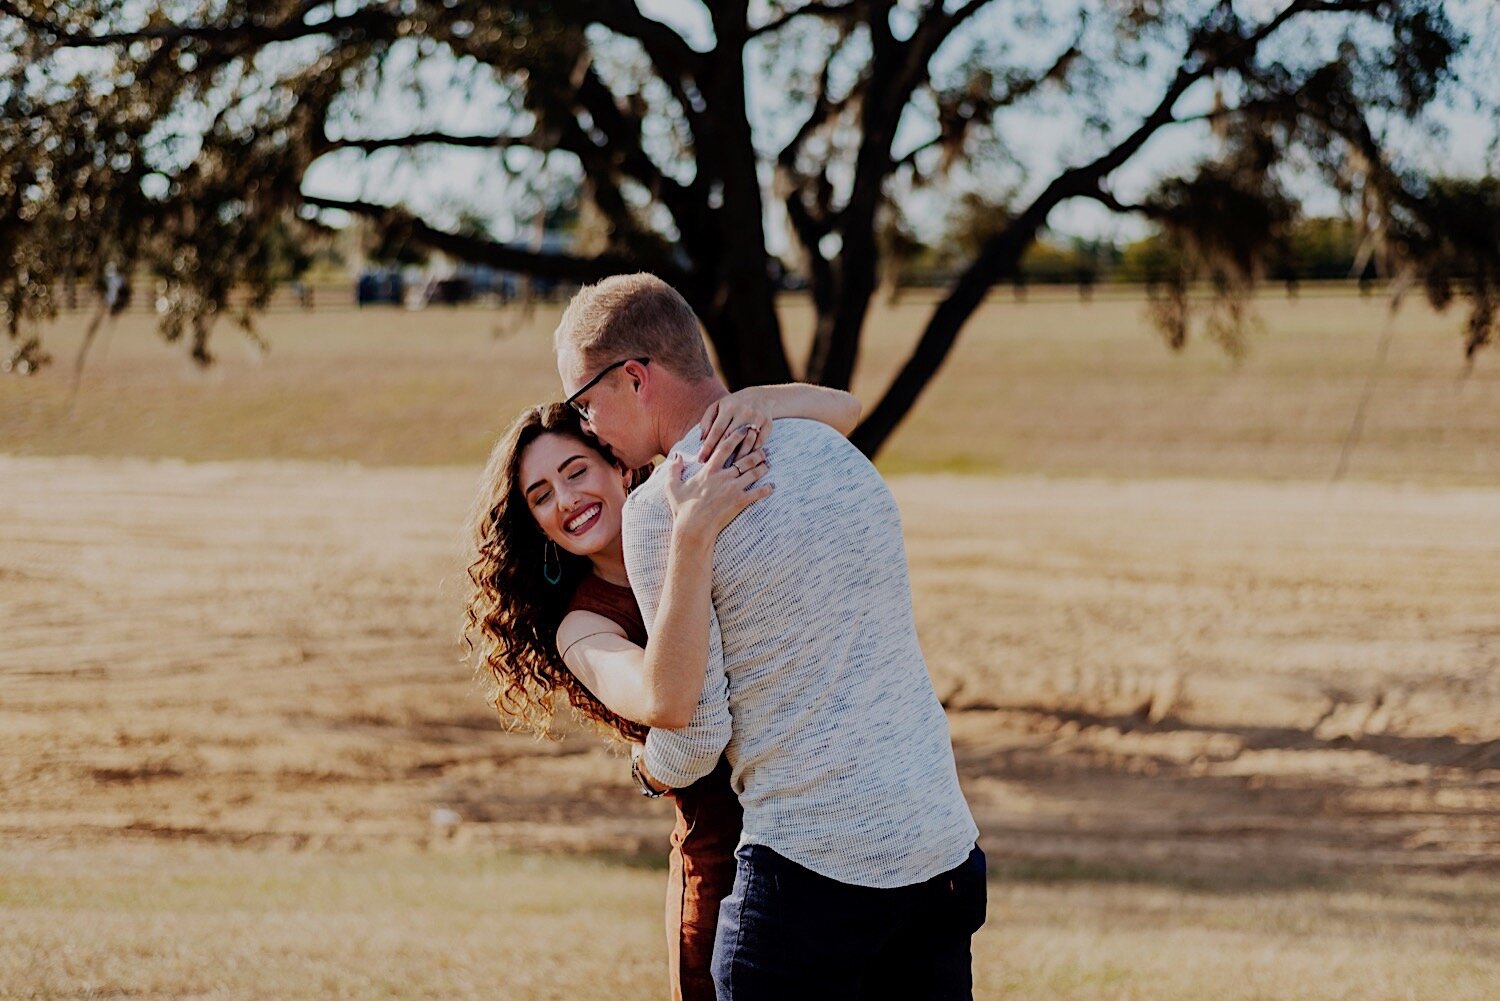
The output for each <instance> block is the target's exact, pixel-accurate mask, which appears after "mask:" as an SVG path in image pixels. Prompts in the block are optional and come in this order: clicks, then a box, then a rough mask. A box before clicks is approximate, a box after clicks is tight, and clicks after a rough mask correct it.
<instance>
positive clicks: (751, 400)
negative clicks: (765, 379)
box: [698, 386, 776, 462]
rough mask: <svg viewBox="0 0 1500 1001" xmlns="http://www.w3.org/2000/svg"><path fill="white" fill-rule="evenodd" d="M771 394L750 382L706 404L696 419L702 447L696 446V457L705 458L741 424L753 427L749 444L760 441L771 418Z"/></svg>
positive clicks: (765, 436)
mask: <svg viewBox="0 0 1500 1001" xmlns="http://www.w3.org/2000/svg"><path fill="white" fill-rule="evenodd" d="M773 398H774V395H773V394H771V393H768V392H766V387H764V386H751V387H749V388H748V389H742V390H740V391H739V392H738V393H730V394H729V395H728V396H721V397H720V398H719V399H717V400H715V401H714V402H713V403H711V404H709V407H708V409H707V410H705V411H704V412H703V420H701V421H699V422H698V431H699V433H701V434H702V435H703V447H702V448H700V449H699V450H698V461H699V462H707V461H708V457H709V456H710V455H711V454H713V451H714V449H716V448H718V447H719V446H720V445H721V444H723V442H724V439H725V437H726V436H727V435H728V434H729V433H730V432H731V431H734V430H738V429H739V428H742V427H751V428H754V429H755V430H754V432H753V434H752V437H753V438H754V441H752V442H750V444H751V445H755V446H757V447H759V446H761V445H764V444H765V443H766V439H768V438H770V437H771V420H772V418H773V417H775V416H776V415H775V414H774V413H772V407H771V403H772V399H773Z"/></svg>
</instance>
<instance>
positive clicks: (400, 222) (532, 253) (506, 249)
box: [302, 194, 681, 284]
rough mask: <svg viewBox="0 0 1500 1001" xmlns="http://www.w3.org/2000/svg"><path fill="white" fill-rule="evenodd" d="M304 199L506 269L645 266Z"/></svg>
mask: <svg viewBox="0 0 1500 1001" xmlns="http://www.w3.org/2000/svg"><path fill="white" fill-rule="evenodd" d="M302 201H303V202H305V203H306V204H308V205H311V206H313V207H315V208H320V209H340V210H342V211H344V212H349V213H351V214H353V215H358V216H363V217H364V218H366V219H369V220H371V221H372V222H374V223H375V225H376V226H378V227H380V228H381V229H383V230H388V231H389V230H403V231H404V232H405V234H406V235H407V236H408V237H409V238H410V239H411V240H413V241H414V242H416V243H419V244H421V245H422V246H424V247H428V248H431V249H432V250H440V251H442V252H443V253H445V254H451V255H452V256H454V257H457V258H458V259H460V260H464V261H469V262H471V263H473V264H487V265H489V266H490V267H493V268H498V269H500V270H502V271H515V272H518V273H521V274H527V275H536V276H538V277H542V278H555V279H559V280H562V281H575V282H593V281H599V280H600V279H602V278H607V277H609V276H610V275H615V274H620V273H622V272H630V271H637V270H639V264H638V263H637V262H635V261H633V260H631V259H630V258H626V257H618V256H615V255H613V254H600V255H598V256H595V257H575V256H573V255H572V254H560V253H554V252H549V251H536V250H527V249H525V248H522V247H516V246H513V245H510V244H504V243H499V242H496V241H494V240H486V239H484V238H483V237H475V236H465V235H463V234H460V233H453V232H450V231H448V230H443V229H438V228H436V227H434V226H431V225H428V224H427V223H426V222H424V221H423V220H421V219H419V218H417V217H416V216H414V215H412V214H411V213H410V212H408V211H407V210H405V209H403V208H400V207H398V206H392V205H379V204H376V203H374V202H366V201H346V200H343V199H339V198H324V197H322V196H320V195H307V194H304V195H302ZM660 277H661V278H662V279H663V280H665V281H668V282H672V283H674V284H675V283H676V282H678V281H680V280H681V276H680V275H678V274H676V273H675V272H669V273H666V274H662V275H661V276H660Z"/></svg>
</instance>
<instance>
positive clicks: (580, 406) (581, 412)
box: [563, 358, 651, 420]
mask: <svg viewBox="0 0 1500 1001" xmlns="http://www.w3.org/2000/svg"><path fill="white" fill-rule="evenodd" d="M631 361H633V362H636V363H637V364H640V365H649V364H651V359H650V358H621V359H620V360H619V361H617V362H615V363H614V364H613V365H606V366H605V367H604V368H602V369H600V371H599V374H598V375H596V376H594V377H593V378H592V379H590V380H589V381H588V382H585V383H584V384H583V385H582V386H580V387H579V388H578V392H576V393H574V394H573V395H572V396H570V397H568V398H567V399H566V400H563V406H565V407H572V408H573V409H574V410H575V411H577V413H578V416H579V417H582V418H583V419H584V420H588V419H589V405H588V404H587V403H579V402H578V398H579V397H580V396H582V395H583V394H584V393H587V392H588V391H589V390H591V389H593V388H594V387H595V386H597V385H599V380H600V379H602V378H604V377H605V376H606V375H609V373H611V372H613V371H614V370H615V369H617V368H619V367H620V366H621V365H624V364H625V363H626V362H631Z"/></svg>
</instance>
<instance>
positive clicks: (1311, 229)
mask: <svg viewBox="0 0 1500 1001" xmlns="http://www.w3.org/2000/svg"><path fill="white" fill-rule="evenodd" d="M951 223H952V225H951V227H950V229H949V231H948V232H947V233H945V235H944V236H943V237H942V238H941V239H940V240H938V241H936V242H935V243H933V244H927V243H922V242H920V241H916V240H911V241H908V242H907V243H905V244H904V245H902V247H901V249H902V250H903V251H904V253H903V255H902V257H901V259H900V263H899V270H898V272H897V273H896V274H894V275H892V276H891V278H892V280H893V281H894V282H895V283H896V284H898V285H901V286H905V287H927V286H942V285H946V284H948V283H949V282H951V281H952V280H953V275H954V273H955V272H956V271H957V270H958V269H960V268H961V267H962V266H963V260H964V255H965V254H966V253H967V249H968V246H969V245H970V244H972V243H974V242H977V241H978V240H980V239H982V238H983V236H982V234H977V233H973V232H970V231H969V227H970V226H972V225H974V223H973V222H972V220H971V219H970V218H969V217H968V216H967V215H966V214H965V213H964V212H963V211H962V210H960V211H959V212H957V213H955V216H954V218H953V219H952V220H951ZM1361 245H1362V240H1361V238H1360V234H1359V231H1358V229H1357V228H1356V226H1355V224H1354V223H1353V222H1352V221H1351V220H1349V219H1346V218H1322V217H1312V218H1306V219H1298V220H1296V221H1294V222H1292V223H1291V224H1290V225H1289V226H1288V228H1287V232H1286V233H1285V234H1284V235H1283V236H1282V238H1281V239H1280V241H1278V244H1277V246H1276V248H1275V250H1274V251H1273V252H1272V253H1270V254H1268V255H1267V259H1266V262H1265V265H1264V267H1265V278H1266V279H1267V280H1270V281H1274V282H1284V283H1287V284H1289V285H1293V286H1295V285H1296V284H1298V283H1300V282H1304V281H1338V280H1341V279H1343V280H1347V279H1358V280H1360V281H1369V280H1371V279H1374V278H1375V277H1377V274H1376V269H1375V262H1374V261H1373V260H1372V258H1371V256H1370V255H1369V254H1368V253H1361ZM1188 256H1189V254H1188V252H1187V251H1186V250H1184V248H1182V247H1181V246H1180V245H1179V243H1178V242H1177V241H1175V240H1174V239H1173V237H1172V236H1171V234H1169V233H1167V232H1163V231H1157V232H1153V233H1151V234H1149V235H1147V236H1144V237H1142V238H1140V239H1137V240H1131V241H1128V242H1120V241H1115V240H1110V239H1107V238H1082V237H1072V238H1063V237H1058V236H1055V235H1052V236H1049V235H1044V236H1042V237H1041V238H1040V239H1038V240H1037V242H1036V243H1034V244H1032V246H1031V248H1030V249H1029V250H1027V252H1026V254H1025V255H1024V256H1023V257H1022V258H1021V263H1020V266H1019V268H1018V269H1017V273H1016V275H1015V276H1013V278H1012V281H1013V282H1016V281H1019V282H1020V283H1022V284H1026V285H1077V286H1079V287H1080V288H1081V289H1083V290H1085V291H1086V290H1087V289H1089V288H1092V287H1093V286H1094V285H1097V284H1104V283H1121V284H1139V285H1155V284H1158V283H1162V282H1166V281H1168V280H1171V279H1172V278H1173V277H1174V276H1176V275H1178V274H1180V273H1181V272H1182V271H1183V270H1184V269H1185V267H1187V266H1188V263H1189V262H1188V260H1187V257H1188Z"/></svg>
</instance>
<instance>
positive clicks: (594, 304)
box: [552, 274, 714, 381]
mask: <svg viewBox="0 0 1500 1001" xmlns="http://www.w3.org/2000/svg"><path fill="white" fill-rule="evenodd" d="M552 341H553V346H554V347H555V348H556V349H557V350H559V351H561V350H562V349H563V348H564V347H568V348H572V349H573V350H574V351H577V352H578V356H579V358H581V359H582V360H583V362H584V364H585V365H586V366H588V367H589V368H600V367H602V366H604V365H610V364H613V363H614V362H617V361H619V360H620V359H622V358H650V359H651V364H653V365H660V366H661V367H663V368H665V369H667V370H668V371H670V372H672V373H673V374H674V375H676V376H678V377H679V378H682V379H687V380H689V381H696V380H699V379H709V378H712V377H713V374H714V367H713V364H712V363H711V362H710V361H709V360H708V349H707V348H705V347H704V346H703V335H702V333H701V332H700V330H699V326H698V317H697V316H696V315H695V314H694V313H693V307H691V306H689V305H688V304H687V300H686V299H684V298H683V297H682V296H681V295H680V294H679V293H678V292H677V290H676V289H674V288H673V287H672V286H670V285H668V284H667V283H666V282H664V281H662V280H661V279H660V278H658V277H656V276H655V275H648V274H634V275H615V276H614V277H612V278H606V279H604V280H603V281H601V282H597V283H595V284H593V285H585V286H584V287H583V288H581V289H579V290H578V293H577V294H576V295H574V296H573V299H572V301H571V302H569V303H568V308H567V309H566V310H565V311H564V312H563V315H562V319H561V320H559V321H558V324H557V331H556V332H555V333H554V334H553V335H552Z"/></svg>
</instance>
